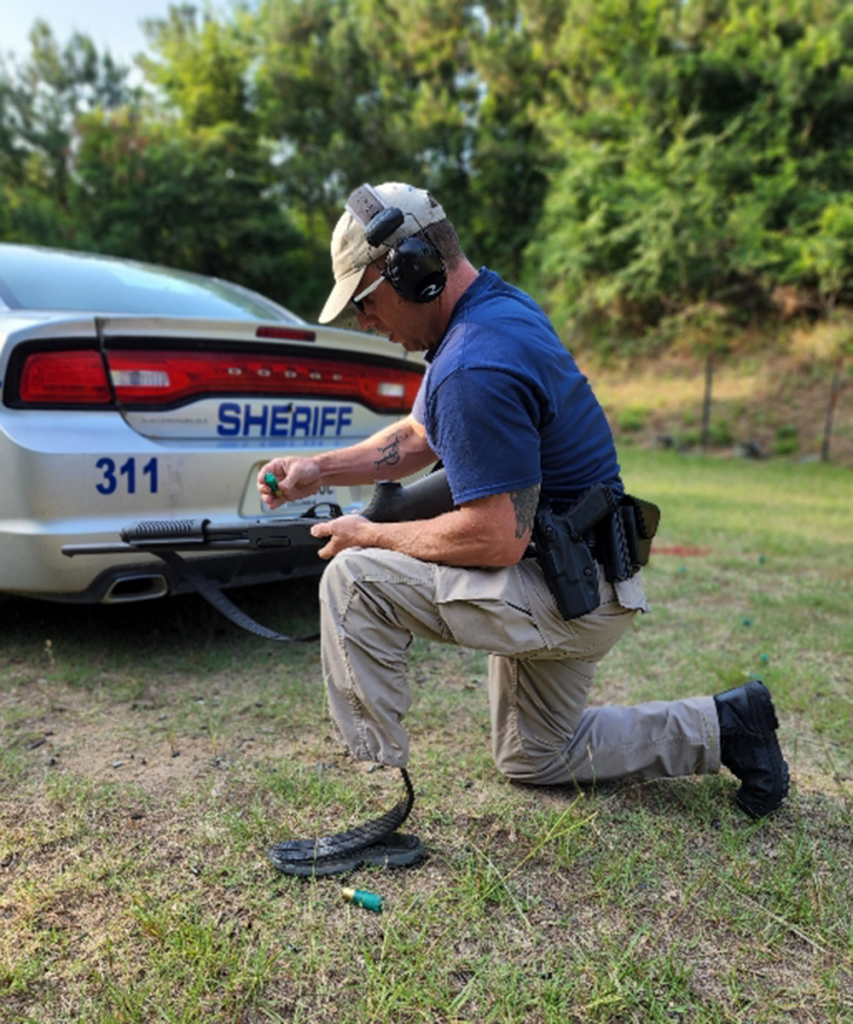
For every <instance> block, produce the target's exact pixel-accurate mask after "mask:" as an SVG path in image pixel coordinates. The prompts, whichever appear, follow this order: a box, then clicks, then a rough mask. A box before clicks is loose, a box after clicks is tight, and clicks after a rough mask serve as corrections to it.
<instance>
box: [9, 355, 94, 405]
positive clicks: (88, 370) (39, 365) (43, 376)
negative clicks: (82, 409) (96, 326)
mask: <svg viewBox="0 0 853 1024" xmlns="http://www.w3.org/2000/svg"><path fill="white" fill-rule="evenodd" d="M18 393H19V395H20V398H21V401H23V402H28V403H31V404H33V405H109V403H110V401H111V398H110V388H109V384H108V383H107V377H106V374H105V373H104V365H103V363H102V362H101V357H100V354H99V353H97V352H92V351H58V352H32V353H31V354H30V355H28V356H27V358H26V359H25V360H24V366H23V369H22V371H21V379H20V383H19V385H18Z"/></svg>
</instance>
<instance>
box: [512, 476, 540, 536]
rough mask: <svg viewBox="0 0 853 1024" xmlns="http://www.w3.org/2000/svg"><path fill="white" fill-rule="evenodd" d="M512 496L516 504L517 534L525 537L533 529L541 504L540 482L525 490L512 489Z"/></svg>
mask: <svg viewBox="0 0 853 1024" xmlns="http://www.w3.org/2000/svg"><path fill="white" fill-rule="evenodd" d="M510 498H511V499H512V503H513V505H514V506H515V535H516V537H523V536H524V535H525V533H529V532H530V531H532V529H533V521H534V519H535V517H536V506H537V505H538V504H539V484H537V485H536V486H535V487H525V488H524V490H523V491H512V492H511V493H510Z"/></svg>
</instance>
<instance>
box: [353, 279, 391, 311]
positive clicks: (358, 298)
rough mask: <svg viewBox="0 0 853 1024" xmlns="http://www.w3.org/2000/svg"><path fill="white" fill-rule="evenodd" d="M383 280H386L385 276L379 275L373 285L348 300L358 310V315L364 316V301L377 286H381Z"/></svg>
mask: <svg viewBox="0 0 853 1024" xmlns="http://www.w3.org/2000/svg"><path fill="white" fill-rule="evenodd" d="M384 280H386V278H385V275H384V274H380V276H379V277H377V278H376V280H375V281H374V282H373V284H369V285H368V286H367V287H366V288H365V289H364V291H363V292H359V293H358V295H353V297H352V298H351V299H350V302H351V303H352V304H353V305H354V306H355V308H356V309H357V310H358V312H359V313H361V315H362V316H364V315H365V313H366V312H367V311H366V310H365V308H364V300H365V299H366V298H367V296H368V295H370V294H371V293H372V292H375V291H376V289H377V288H378V287H379V285H381V284H382V282H383V281H384Z"/></svg>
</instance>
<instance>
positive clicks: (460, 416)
mask: <svg viewBox="0 0 853 1024" xmlns="http://www.w3.org/2000/svg"><path fill="white" fill-rule="evenodd" d="M424 412H426V413H427V417H426V418H427V421H428V422H429V424H430V428H431V432H430V437H429V440H430V443H431V444H432V446H433V448H434V449H435V450H436V451H440V452H441V453H442V458H443V462H444V468H445V470H446V472H447V479H448V483H449V484H450V489H451V491H452V492H453V498H454V500H455V501H456V502H457V504H461V503H463V502H466V501H474V500H476V499H477V498H485V497H489V496H490V495H493V494H504V493H507V492H509V491H518V490H523V489H524V488H526V487H535V486H536V485H537V484H539V483H540V481H541V467H540V436H539V429H540V424H539V417H540V409H539V406H538V404H537V403H536V401H535V400H534V397H533V395H531V393H530V390H529V388H528V387H527V386H526V385H525V384H524V383H523V382H522V381H521V380H519V379H518V378H517V377H516V376H515V375H514V374H513V373H511V372H508V371H505V370H500V369H491V368H482V367H478V368H467V369H456V370H454V371H453V372H452V373H450V374H449V375H448V376H447V377H445V378H444V380H442V381H441V383H440V384H439V386H438V387H437V388H436V389H435V390H434V391H433V392H432V394H431V396H430V408H429V409H428V410H424Z"/></svg>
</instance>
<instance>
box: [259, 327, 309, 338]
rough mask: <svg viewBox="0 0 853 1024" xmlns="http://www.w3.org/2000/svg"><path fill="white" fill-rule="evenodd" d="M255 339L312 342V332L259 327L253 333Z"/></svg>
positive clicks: (287, 328)
mask: <svg viewBox="0 0 853 1024" xmlns="http://www.w3.org/2000/svg"><path fill="white" fill-rule="evenodd" d="M255 337H256V338H280V339H283V340H284V341H314V340H315V338H316V337H317V335H316V334H315V333H314V331H308V330H305V329H304V328H302V327H259V328H258V329H257V330H256V331H255Z"/></svg>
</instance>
